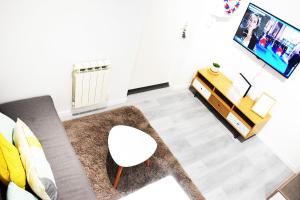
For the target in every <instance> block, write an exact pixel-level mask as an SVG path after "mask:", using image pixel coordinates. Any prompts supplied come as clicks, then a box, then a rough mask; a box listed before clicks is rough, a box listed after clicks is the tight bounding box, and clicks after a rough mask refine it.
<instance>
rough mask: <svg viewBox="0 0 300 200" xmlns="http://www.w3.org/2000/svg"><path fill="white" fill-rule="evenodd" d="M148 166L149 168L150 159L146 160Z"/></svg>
mask: <svg viewBox="0 0 300 200" xmlns="http://www.w3.org/2000/svg"><path fill="white" fill-rule="evenodd" d="M146 165H147V167H149V166H150V158H149V159H148V160H146Z"/></svg>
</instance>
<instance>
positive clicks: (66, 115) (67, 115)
mask: <svg viewBox="0 0 300 200" xmlns="http://www.w3.org/2000/svg"><path fill="white" fill-rule="evenodd" d="M126 101H127V97H124V98H120V99H112V100H109V101H108V102H107V106H105V107H102V108H99V109H97V110H92V111H90V112H84V113H82V114H76V115H73V113H72V111H71V109H70V110H63V111H58V116H59V118H60V120H61V121H67V120H72V119H75V118H79V117H82V116H86V115H91V114H95V113H98V112H102V111H104V110H106V109H107V108H109V107H112V106H116V105H119V104H123V103H126Z"/></svg>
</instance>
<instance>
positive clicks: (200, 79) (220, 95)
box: [191, 68, 271, 139]
mask: <svg viewBox="0 0 300 200" xmlns="http://www.w3.org/2000/svg"><path fill="white" fill-rule="evenodd" d="M191 86H192V87H193V88H194V89H195V90H196V91H197V92H198V93H199V94H201V96H202V97H204V98H205V99H206V100H207V102H208V103H209V104H210V105H211V106H212V107H213V108H214V109H215V110H216V111H217V112H219V113H220V114H221V116H222V117H223V118H224V119H225V120H226V121H227V122H228V123H229V124H230V125H231V126H232V127H234V128H235V129H236V130H237V132H239V133H240V134H241V135H242V136H243V137H244V138H245V139H247V138H249V137H251V136H252V135H254V134H256V133H258V132H259V130H260V129H261V128H262V127H263V126H264V125H265V123H266V122H267V121H268V120H269V119H270V118H271V116H270V115H269V114H268V115H267V116H265V117H264V118H262V117H260V116H259V115H257V114H256V113H254V112H253V111H252V110H251V108H252V106H253V105H254V100H252V99H251V98H250V97H248V96H246V97H243V98H242V99H241V100H239V101H238V102H234V101H233V99H232V98H231V97H230V91H231V89H232V81H231V80H230V79H228V78H227V77H226V76H225V75H224V74H222V73H218V74H215V73H213V72H211V71H210V70H209V69H207V68H206V69H201V70H199V71H198V72H197V73H196V75H195V77H194V78H193V80H192V84H191Z"/></svg>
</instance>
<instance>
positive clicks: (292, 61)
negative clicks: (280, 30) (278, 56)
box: [284, 51, 300, 76]
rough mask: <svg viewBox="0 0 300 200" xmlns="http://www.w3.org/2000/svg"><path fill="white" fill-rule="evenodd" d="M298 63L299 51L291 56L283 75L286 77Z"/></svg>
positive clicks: (299, 60)
mask: <svg viewBox="0 0 300 200" xmlns="http://www.w3.org/2000/svg"><path fill="white" fill-rule="evenodd" d="M299 62H300V51H299V52H298V53H295V54H294V55H292V56H291V57H290V59H289V61H288V65H287V67H286V69H285V71H284V75H285V76H288V75H289V74H290V72H291V70H292V69H295V68H296V67H297V65H298V64H299Z"/></svg>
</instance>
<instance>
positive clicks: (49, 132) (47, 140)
mask: <svg viewBox="0 0 300 200" xmlns="http://www.w3.org/2000/svg"><path fill="white" fill-rule="evenodd" d="M0 112H2V113H4V114H5V115H7V116H9V117H10V118H12V119H13V120H16V119H17V118H20V119H21V120H23V121H24V122H25V123H26V124H27V125H28V126H29V127H30V128H31V130H32V131H33V132H34V133H35V135H36V136H37V138H38V139H39V140H40V142H41V143H42V145H43V149H44V152H45V154H46V157H47V159H48V161H49V163H50V165H51V168H52V171H53V174H54V177H55V181H56V185H57V188H58V195H59V199H62V200H64V199H70V200H71V199H72V200H93V199H96V197H95V194H94V192H93V190H92V188H91V186H90V183H89V181H88V179H87V176H86V175H85V172H84V171H83V169H82V167H81V164H80V161H79V160H78V158H77V156H76V154H75V153H74V150H73V148H72V146H71V144H70V142H69V140H68V138H67V135H66V133H65V130H64V127H63V125H62V123H61V121H60V119H59V117H58V115H57V112H56V110H55V108H54V104H53V101H52V99H51V97H50V96H41V97H35V98H30V99H24V100H19V101H14V102H9V103H4V104H0ZM2 192H3V189H2ZM0 198H1V197H0Z"/></svg>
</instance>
